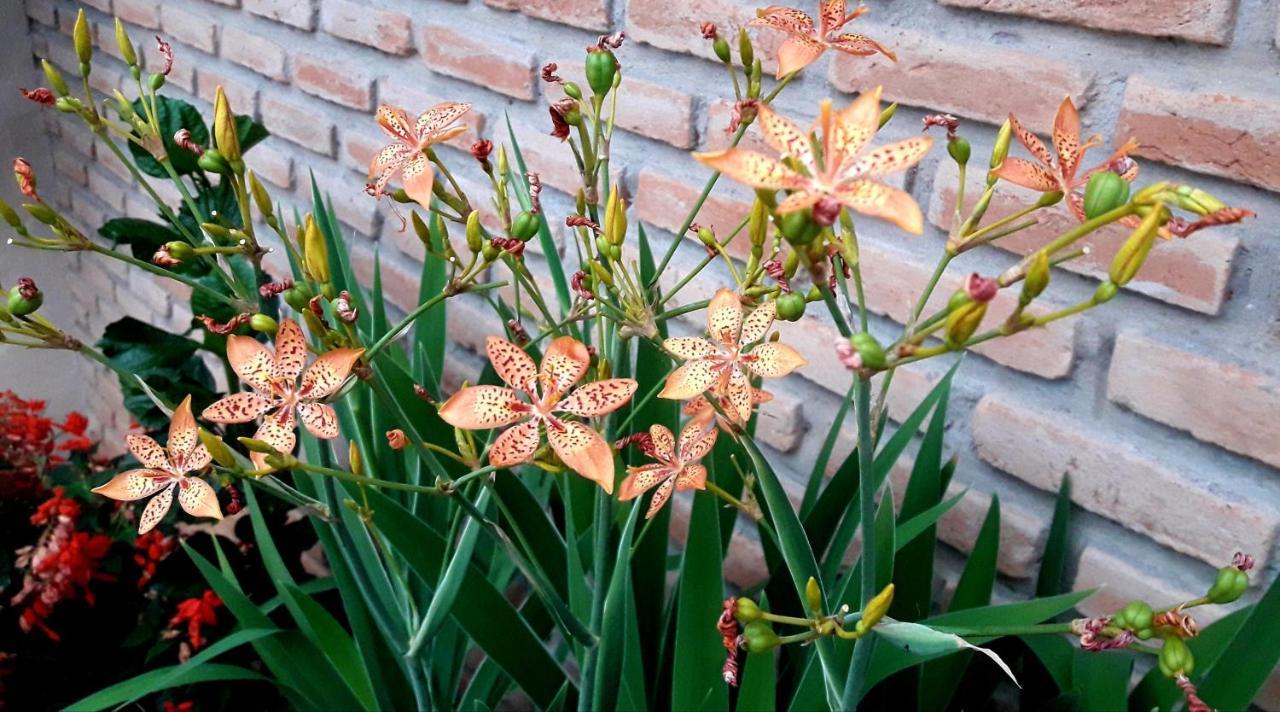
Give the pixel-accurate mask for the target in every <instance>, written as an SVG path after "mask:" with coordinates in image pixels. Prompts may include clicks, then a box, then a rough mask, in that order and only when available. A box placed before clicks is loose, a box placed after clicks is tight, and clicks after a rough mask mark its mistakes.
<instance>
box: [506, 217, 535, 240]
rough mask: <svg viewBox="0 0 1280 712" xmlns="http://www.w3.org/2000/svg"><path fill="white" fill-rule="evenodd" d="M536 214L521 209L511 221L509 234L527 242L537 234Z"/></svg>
mask: <svg viewBox="0 0 1280 712" xmlns="http://www.w3.org/2000/svg"><path fill="white" fill-rule="evenodd" d="M539 225H540V223H539V221H538V216H537V215H534V214H533V213H531V212H529V211H528V210H525V211H522V212H521V213H520V214H519V215H517V216H516V218H515V220H512V221H511V236H512V237H514V238H516V239H517V240H520V241H521V242H528V241H529V240H530V239H531V238H533V236H534V235H537V234H538V226H539Z"/></svg>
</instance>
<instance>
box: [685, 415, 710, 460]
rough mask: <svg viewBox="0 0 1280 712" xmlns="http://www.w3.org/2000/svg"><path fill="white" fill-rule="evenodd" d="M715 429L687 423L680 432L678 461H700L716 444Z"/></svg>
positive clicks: (691, 422) (690, 422)
mask: <svg viewBox="0 0 1280 712" xmlns="http://www.w3.org/2000/svg"><path fill="white" fill-rule="evenodd" d="M717 432H718V431H717V430H716V429H715V428H708V427H706V425H705V424H700V423H696V422H694V421H689V423H688V424H686V425H685V426H684V429H683V430H681V431H680V461H681V462H685V463H692V462H697V461H698V460H701V459H702V458H703V457H705V456H706V454H707V453H709V452H711V448H712V447H715V444H716V433H717Z"/></svg>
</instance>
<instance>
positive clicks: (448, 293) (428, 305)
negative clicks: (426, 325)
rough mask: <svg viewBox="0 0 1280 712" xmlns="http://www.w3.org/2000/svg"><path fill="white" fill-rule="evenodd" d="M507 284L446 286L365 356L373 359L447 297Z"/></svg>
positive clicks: (384, 335)
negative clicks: (452, 288)
mask: <svg viewBox="0 0 1280 712" xmlns="http://www.w3.org/2000/svg"><path fill="white" fill-rule="evenodd" d="M505 286H507V282H487V283H485V284H474V285H470V286H465V287H462V288H459V289H457V290H456V291H451V290H449V289H448V288H446V289H445V290H444V291H442V292H440V293H439V294H437V295H436V296H434V297H432V298H430V299H428V300H427V301H425V302H423V303H421V304H419V305H418V306H417V307H415V308H414V310H413V311H411V312H409V313H408V314H407V315H405V317H404V318H403V319H401V320H400V322H399V323H397V324H396V325H395V326H393V327H391V330H390V331H388V332H387V333H385V334H383V335H382V338H380V339H378V340H377V341H375V342H374V343H373V346H370V347H369V349H368V350H367V351H365V358H366V359H367V360H369V361H372V360H373V358H374V357H375V356H377V355H378V354H379V353H381V352H382V350H383V349H385V348H387V346H390V345H391V343H392V342H394V341H395V340H396V339H397V338H399V337H400V335H401V334H403V333H404V331H405V329H408V328H409V327H410V326H412V325H413V322H414V321H417V320H418V319H419V318H420V317H421V316H422V315H423V314H426V313H427V312H428V311H431V308H432V307H434V306H436V305H437V304H440V303H441V302H443V301H444V300H445V299H448V298H449V297H451V296H453V295H455V294H461V293H463V292H487V291H489V290H491V289H497V288H499V287H505Z"/></svg>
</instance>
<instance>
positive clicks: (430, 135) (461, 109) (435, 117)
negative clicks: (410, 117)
mask: <svg viewBox="0 0 1280 712" xmlns="http://www.w3.org/2000/svg"><path fill="white" fill-rule="evenodd" d="M468 111H471V105H470V104H465V103H460V102H456V101H444V102H440V103H439V104H436V105H435V106H433V107H431V108H430V109H427V110H426V111H424V112H422V114H421V115H420V116H419V117H418V120H417V122H415V124H414V129H415V130H416V131H417V134H418V140H419V141H422V140H423V139H427V140H428V141H429V142H430V143H437V142H438V141H442V140H445V139H444V138H443V137H439V138H437V137H436V134H439V133H440V131H442V130H443V129H444V128H445V127H446V126H448V125H449V124H452V123H453V122H455V121H457V120H458V119H460V118H462V116H463V114H466V113H467V112H468ZM458 128H461V129H463V130H465V129H466V127H465V126H460V127H458ZM431 139H435V140H431Z"/></svg>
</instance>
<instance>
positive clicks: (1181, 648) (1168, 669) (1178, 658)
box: [1160, 636, 1196, 677]
mask: <svg viewBox="0 0 1280 712" xmlns="http://www.w3.org/2000/svg"><path fill="white" fill-rule="evenodd" d="M1195 668H1196V661H1195V658H1194V657H1193V656H1192V655H1191V648H1188V647H1187V642H1186V641H1185V640H1183V639H1182V638H1179V637H1177V636H1170V637H1168V638H1165V639H1164V646H1163V647H1161V648H1160V672H1161V673H1163V674H1164V676H1165V677H1178V676H1179V675H1190V674H1191V673H1192V671H1194V670H1195Z"/></svg>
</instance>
